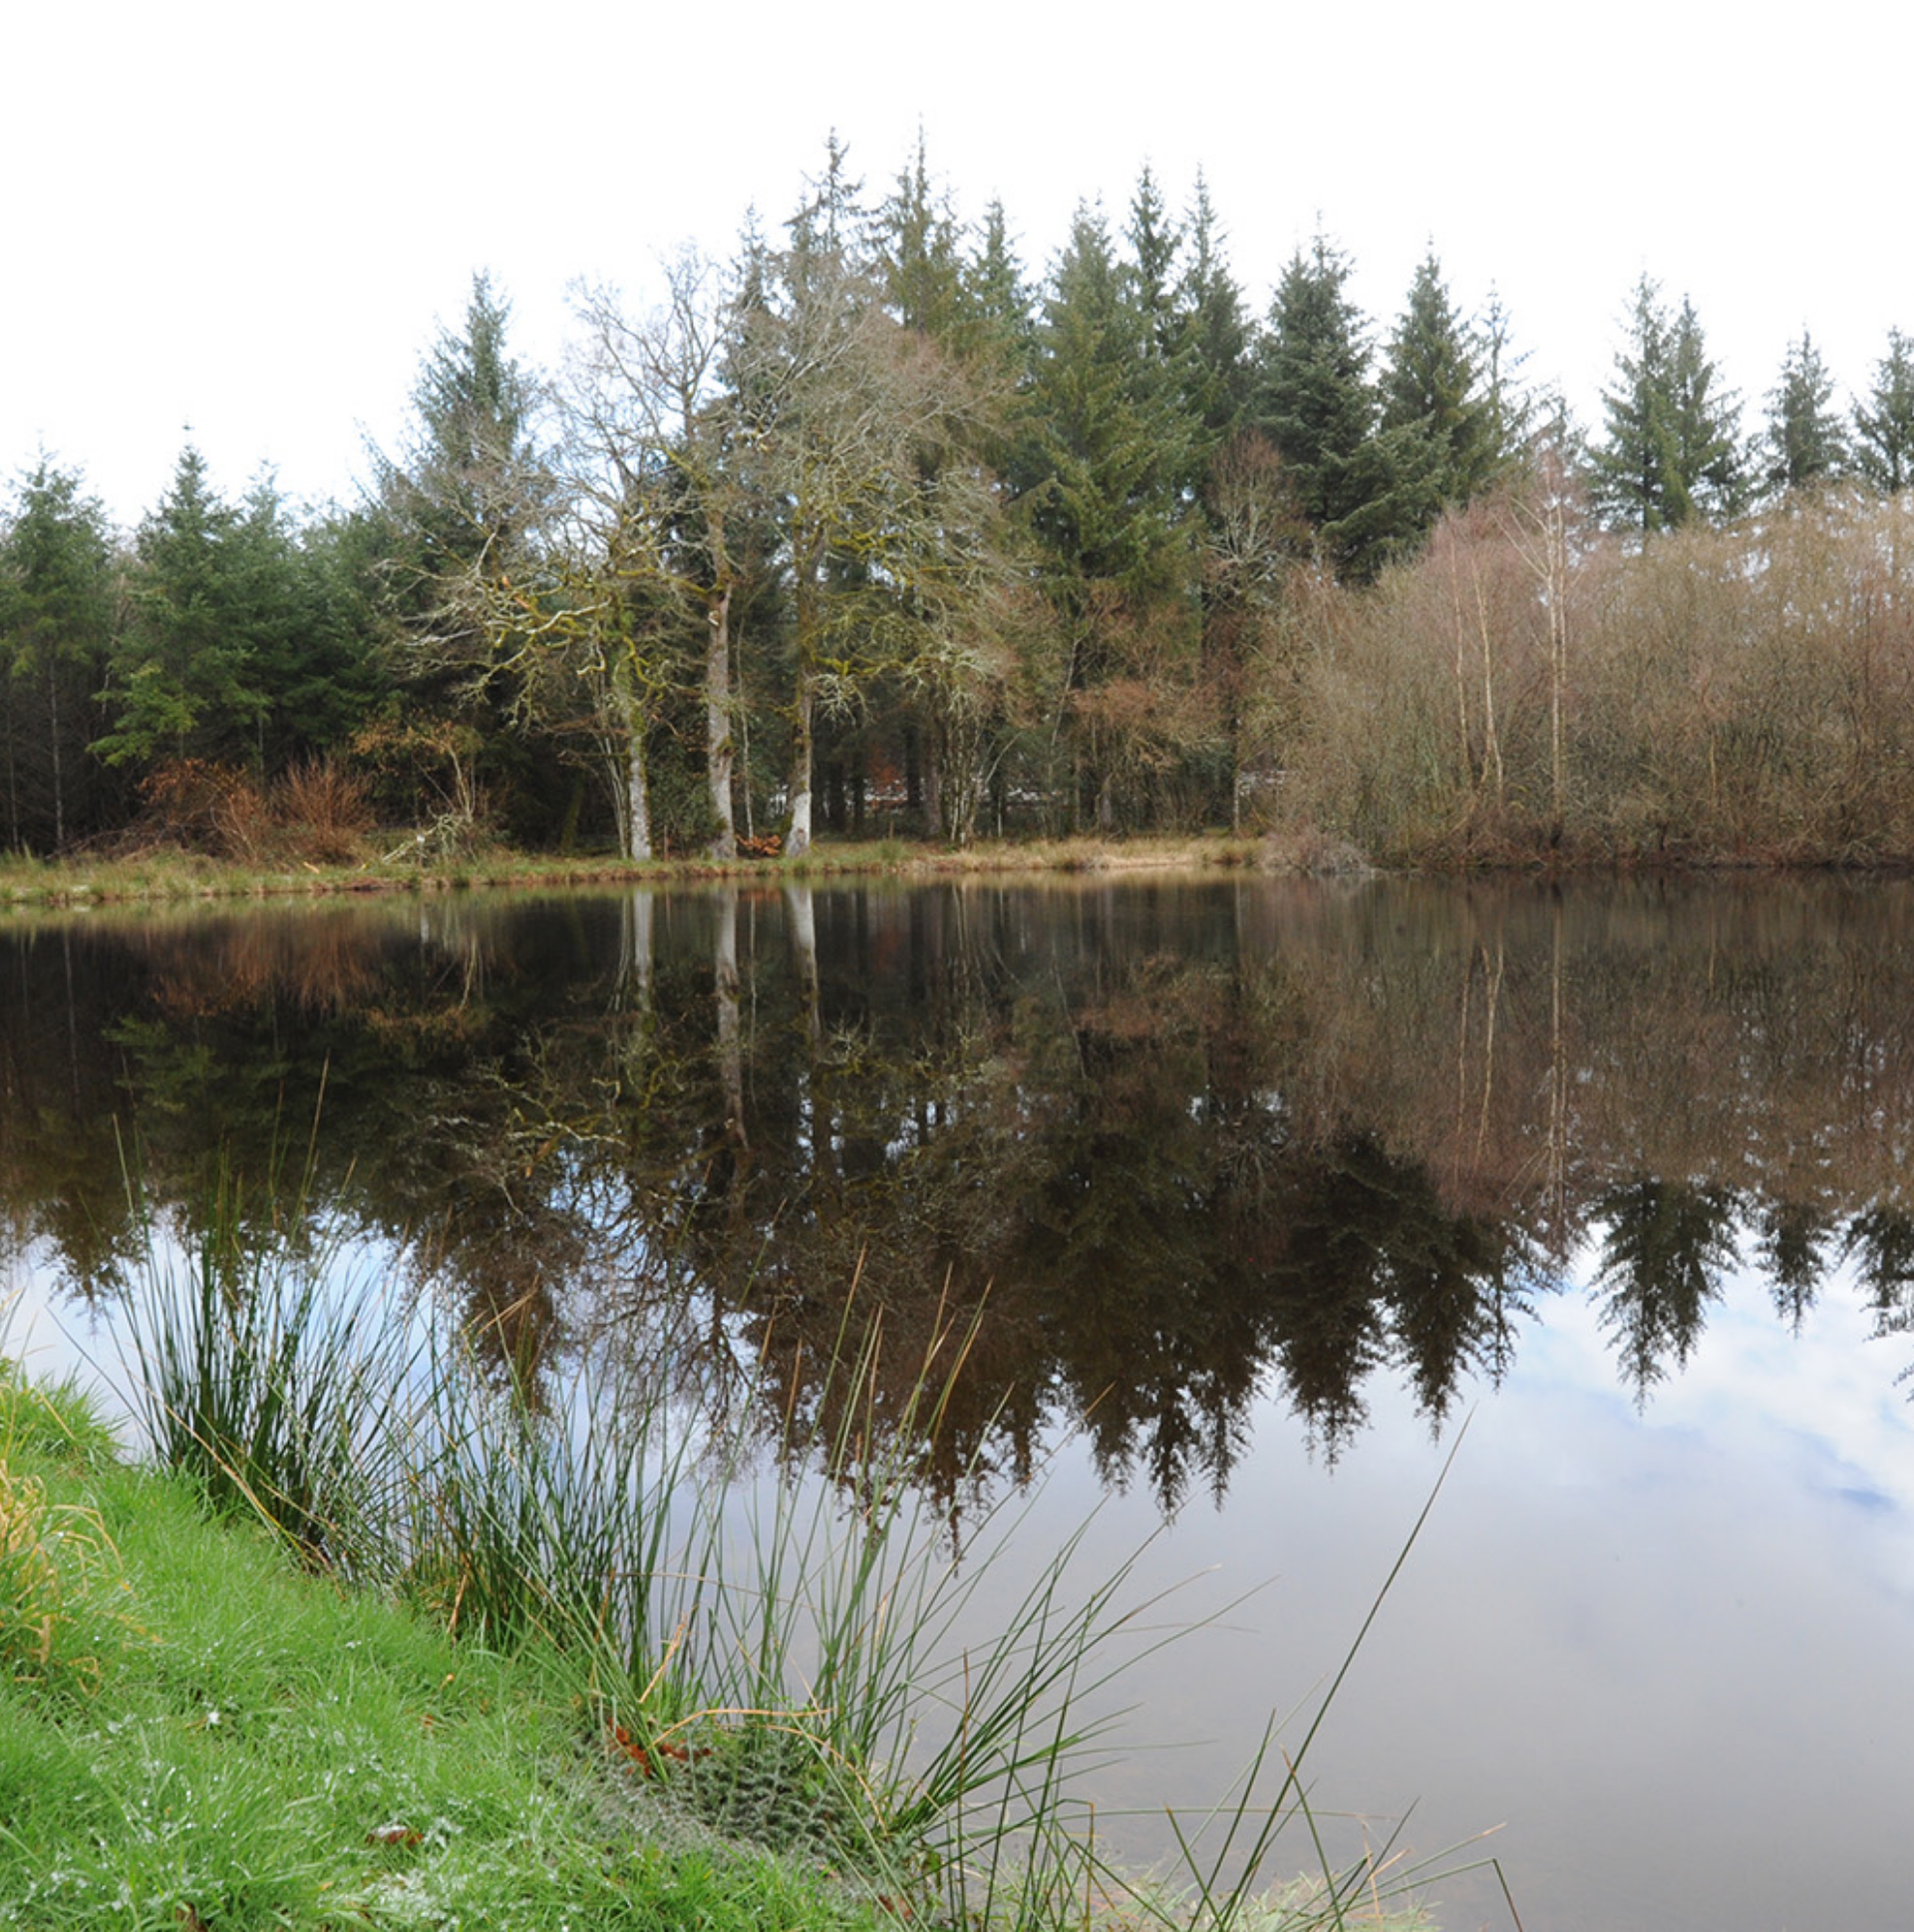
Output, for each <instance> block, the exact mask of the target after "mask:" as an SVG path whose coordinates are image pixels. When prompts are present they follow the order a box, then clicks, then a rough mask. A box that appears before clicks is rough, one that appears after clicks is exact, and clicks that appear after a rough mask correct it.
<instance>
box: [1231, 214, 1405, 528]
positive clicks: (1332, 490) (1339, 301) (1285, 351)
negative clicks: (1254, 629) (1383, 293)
mask: <svg viewBox="0 0 1914 1932" xmlns="http://www.w3.org/2000/svg"><path fill="white" fill-rule="evenodd" d="M1349 277H1350V263H1349V260H1348V257H1347V256H1345V255H1343V254H1342V253H1340V252H1339V251H1338V250H1337V249H1336V248H1334V247H1333V246H1332V245H1331V244H1330V241H1329V239H1328V237H1327V236H1325V235H1321V234H1319V235H1318V236H1317V237H1316V239H1315V241H1314V243H1313V244H1312V245H1311V247H1310V249H1309V251H1308V252H1307V253H1305V252H1304V251H1303V250H1302V249H1300V248H1299V249H1298V250H1297V251H1296V253H1295V254H1294V255H1293V256H1292V257H1291V258H1290V261H1289V265H1288V266H1287V267H1286V268H1285V269H1284V270H1283V274H1282V279H1281V281H1280V282H1278V284H1277V287H1276V295H1275V300H1274V301H1273V303H1272V304H1271V308H1270V317H1269V334H1268V338H1267V341H1266V346H1265V354H1264V359H1263V367H1262V371H1261V380H1260V382H1259V384H1258V386H1257V394H1256V401H1255V404H1254V414H1255V418H1256V426H1257V427H1258V428H1259V429H1260V430H1261V431H1262V432H1263V434H1264V435H1265V436H1266V437H1267V438H1268V439H1269V441H1270V442H1271V443H1272V444H1273V445H1274V446H1275V448H1276V450H1277V452H1278V454H1279V455H1280V456H1281V457H1282V460H1283V466H1284V468H1285V470H1287V472H1288V473H1289V477H1290V481H1291V483H1292V484H1293V486H1294V488H1295V490H1296V494H1297V499H1298V501H1299V502H1300V503H1301V505H1302V508H1303V513H1304V514H1305V515H1306V516H1307V517H1308V518H1309V520H1310V521H1311V522H1312V523H1314V524H1316V525H1317V526H1318V527H1321V526H1323V525H1325V524H1330V523H1334V522H1336V521H1337V520H1339V519H1340V518H1341V517H1343V516H1344V515H1346V514H1348V512H1349V511H1350V510H1351V509H1352V508H1354V507H1355V506H1356V501H1355V498H1354V495H1353V492H1352V489H1351V474H1350V473H1351V468H1352V466H1353V464H1354V462H1355V458H1356V453H1357V451H1358V450H1360V449H1361V448H1362V446H1363V444H1364V443H1365V442H1367V441H1368V439H1369V436H1370V432H1371V430H1372V429H1373V428H1374V426H1375V421H1376V402H1375V397H1374V394H1373V392H1372V391H1371V389H1370V386H1369V348H1368V345H1367V344H1366V343H1365V341H1364V339H1363V319H1362V316H1361V314H1360V313H1359V311H1358V310H1357V308H1356V306H1355V304H1354V303H1353V302H1351V301H1350V299H1349V297H1348V295H1347V294H1346V292H1345V289H1346V285H1347V283H1348V281H1349Z"/></svg>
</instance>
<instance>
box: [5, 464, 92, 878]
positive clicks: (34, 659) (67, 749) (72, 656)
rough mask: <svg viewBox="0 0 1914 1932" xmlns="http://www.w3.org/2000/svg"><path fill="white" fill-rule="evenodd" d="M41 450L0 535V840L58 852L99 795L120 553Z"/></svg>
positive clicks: (79, 490) (88, 499)
mask: <svg viewBox="0 0 1914 1932" xmlns="http://www.w3.org/2000/svg"><path fill="white" fill-rule="evenodd" d="M84 491H85V485H84V483H83V482H82V480H81V478H80V476H79V475H78V473H76V472H71V471H62V470H57V469H55V468H54V466H53V464H52V463H51V461H50V460H49V459H48V458H47V457H46V456H45V455H44V454H43V455H42V456H41V458H40V460H39V462H38V463H37V464H36V465H35V467H34V469H33V471H32V472H31V474H29V475H28V476H26V477H23V478H22V479H21V482H20V486H19V494H18V506H17V509H16V511H15V513H14V515H13V517H12V519H11V521H10V522H9V523H8V524H7V525H6V527H5V529H4V532H0V673H3V674H4V687H3V688H4V691H5V699H6V704H5V711H4V714H3V715H0V727H3V728H4V748H3V749H4V757H5V773H4V780H5V786H6V798H5V823H6V833H7V842H8V844H9V845H10V846H11V847H13V848H14V849H15V850H19V849H22V848H26V847H38V848H41V849H48V848H51V849H54V850H58V849H59V848H60V847H61V846H62V845H64V844H65V843H66V842H67V838H68V835H69V834H70V833H71V832H74V831H77V830H80V829H82V828H83V827H87V826H90V821H91V819H92V816H93V812H94V810H96V809H97V808H98V805H100V803H102V800H101V796H100V795H101V787H100V784H99V775H98V770H97V767H96V766H95V765H94V763H93V761H92V760H91V759H90V758H89V756H88V753H87V743H88V740H89V739H90V738H91V737H92V736H93V728H94V725H95V722H96V719H97V712H96V710H95V702H96V697H97V694H98V692H99V690H100V688H101V684H102V682H103V680H104V678H105V675H106V667H107V663H108V660H109V657H110V654H111V651H112V648H113V634H114V588H115V575H116V561H115V557H114V553H113V542H112V538H111V535H110V534H109V532H108V529H107V521H106V513H105V511H104V510H103V509H102V508H101V506H100V503H99V500H98V499H97V498H95V497H93V496H89V495H87V494H85V493H84Z"/></svg>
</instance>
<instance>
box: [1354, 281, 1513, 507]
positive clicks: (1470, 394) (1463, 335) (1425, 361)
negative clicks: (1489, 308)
mask: <svg viewBox="0 0 1914 1932" xmlns="http://www.w3.org/2000/svg"><path fill="white" fill-rule="evenodd" d="M1382 425H1383V428H1384V429H1385V430H1421V431H1422V432H1423V433H1424V435H1425V436H1426V437H1427V439H1428V441H1429V444H1430V450H1431V456H1432V459H1433V463H1434V476H1433V479H1432V481H1433V483H1434V486H1435V489H1436V491H1437V492H1438V494H1439V496H1440V499H1441V501H1443V502H1445V503H1465V502H1467V501H1468V499H1469V498H1470V497H1471V496H1472V495H1474V494H1475V492H1476V491H1477V490H1478V489H1480V488H1481V486H1482V485H1483V483H1486V482H1487V481H1488V478H1489V476H1490V475H1491V474H1492V472H1493V469H1494V466H1495V463H1496V460H1497V458H1498V456H1499V455H1500V452H1499V451H1498V450H1497V449H1496V447H1495V444H1494V425H1493V420H1492V417H1491V414H1490V410H1489V405H1488V401H1487V398H1486V396H1485V394H1484V385H1483V381H1482V373H1481V368H1480V357H1479V354H1478V343H1477V340H1476V336H1475V332H1474V331H1473V330H1471V329H1470V328H1469V327H1468V326H1467V324H1466V323H1464V322H1463V320H1462V318H1461V317H1460V316H1459V315H1458V314H1457V313H1456V311H1455V306H1454V304H1453V302H1452V301H1451V300H1450V298H1449V293H1448V286H1447V284H1446V283H1445V282H1444V281H1443V279H1442V271H1441V264H1440V263H1439V262H1438V261H1437V260H1436V258H1435V253H1434V251H1433V250H1432V251H1431V252H1430V253H1429V254H1428V255H1426V256H1425V257H1424V258H1423V260H1422V262H1421V263H1420V264H1419V265H1418V267H1417V270H1416V276H1415V279H1414V281H1413V282H1412V283H1411V284H1410V290H1409V301H1408V304H1407V306H1406V307H1405V308H1404V310H1403V314H1402V316H1401V318H1400V320H1399V321H1398V322H1397V325H1396V332H1395V334H1394V335H1393V336H1392V337H1391V338H1390V342H1389V347H1388V350H1387V352H1386V354H1385V357H1384V363H1383V375H1382Z"/></svg>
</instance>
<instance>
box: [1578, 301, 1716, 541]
mask: <svg viewBox="0 0 1914 1932" xmlns="http://www.w3.org/2000/svg"><path fill="white" fill-rule="evenodd" d="M1615 368H1616V374H1617V377H1618V379H1619V380H1618V381H1617V383H1616V385H1615V387H1614V388H1613V389H1608V390H1604V391H1603V392H1602V404H1603V411H1604V414H1605V417H1606V431H1605V434H1604V437H1603V440H1602V441H1601V443H1599V444H1598V445H1597V446H1596V448H1595V450H1594V452H1593V454H1592V457H1591V460H1590V471H1591V482H1592V484H1593V493H1594V496H1595V500H1596V503H1597V505H1598V507H1599V508H1600V509H1601V510H1602V511H1603V512H1604V513H1605V514H1606V515H1607V516H1608V517H1609V518H1610V520H1611V521H1614V522H1617V523H1622V524H1633V525H1634V526H1635V527H1636V528H1638V529H1641V530H1644V531H1654V530H1660V529H1673V528H1675V527H1677V526H1678V525H1680V524H1682V523H1685V522H1687V521H1689V520H1690V519H1691V518H1692V517H1695V516H1721V515H1729V514H1732V513H1733V512H1734V511H1735V510H1737V509H1738V508H1739V507H1740V506H1741V502H1742V496H1743V479H1742V457H1741V435H1740V429H1739V415H1740V408H1739V404H1738V403H1737V401H1736V399H1735V397H1734V396H1733V395H1732V394H1729V393H1726V392H1722V391H1720V390H1718V388H1717V371H1716V368H1715V364H1714V362H1713V361H1712V360H1711V358H1710V357H1709V354H1708V350H1707V345H1706V342H1705V340H1704V337H1703V334H1702V328H1701V323H1700V321H1699V319H1698V318H1697V316H1696V313H1695V306H1694V303H1693V302H1692V301H1690V300H1689V299H1687V298H1686V297H1684V298H1683V301H1682V307H1681V312H1680V313H1679V314H1678V315H1673V316H1671V315H1670V314H1669V312H1668V309H1667V307H1666V306H1665V305H1664V303H1663V302H1662V299H1661V291H1660V288H1659V286H1658V285H1657V284H1656V283H1655V282H1654V281H1653V280H1651V279H1650V278H1649V277H1648V276H1647V275H1644V276H1643V277H1642V278H1641V280H1640V282H1638V283H1637V285H1636V289H1635V294H1634V298H1633V305H1632V307H1631V310H1630V314H1629V318H1628V324H1627V337H1626V340H1625V341H1624V344H1623V346H1622V347H1621V348H1620V349H1619V350H1618V351H1617V352H1616V358H1615Z"/></svg>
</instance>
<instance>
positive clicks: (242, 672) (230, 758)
mask: <svg viewBox="0 0 1914 1932" xmlns="http://www.w3.org/2000/svg"><path fill="white" fill-rule="evenodd" d="M240 522H241V516H240V512H239V511H238V510H236V509H235V508H233V506H232V505H231V504H230V503H228V502H226V501H225V500H224V499H223V498H222V497H221V496H220V495H219V494H218V492H217V491H216V490H214V489H213V487H212V483H211V481H210V479H209V478H208V477H207V475H206V466H205V462H204V460H203V459H202V458H201V457H200V455H199V452H198V451H197V450H195V449H193V448H192V447H191V446H190V445H188V446H187V448H186V449H185V450H183V451H182V452H181V453H180V456H179V461H178V464H177V465H176V467H175V468H174V471H173V478H172V484H171V487H170V488H169V489H168V490H167V491H166V493H165V495H164V496H163V497H161V498H160V504H159V506H158V507H157V508H156V509H155V510H154V511H153V513H152V514H151V515H150V516H148V517H147V519H146V520H145V521H144V522H143V523H142V524H141V525H140V531H139V535H138V538H137V539H136V544H135V552H136V561H135V568H134V572H133V578H132V586H131V596H130V602H131V606H132V621H131V623H130V624H129V626H128V628H127V630H126V632H125V634H124V635H123V636H122V637H121V638H120V639H119V640H118V641H117V648H116V650H115V654H114V671H113V676H112V680H111V684H110V688H109V694H108V696H109V711H110V715H111V717H112V721H113V722H112V728H111V729H110V730H109V731H107V732H106V733H105V734H104V735H103V736H102V737H101V738H100V740H99V741H98V743H97V744H96V745H95V746H94V750H95V751H96V752H98V753H99V755H100V756H101V757H102V758H104V759H106V760H107V762H108V763H109V764H112V765H133V766H135V767H141V766H149V765H152V764H154V763H157V762H158V761H160V760H162V759H169V760H180V759H188V758H192V759H205V760H209V761H214V762H217V763H223V764H237V765H247V764H250V763H251V762H252V754H253V750H254V747H255V745H256V742H257V739H256V733H257V729H258V726H259V722H260V720H261V718H262V717H263V715H264V712H265V698H264V694H263V693H262V691H261V690H260V687H259V683H258V666H257V663H256V660H255V649H254V647H255V644H256V642H257V638H256V635H255V627H254V623H253V621H252V620H253V617H254V615H255V613H254V611H253V609H252V608H251V605H252V591H253V588H254V586H253V585H251V584H250V583H248V582H247V581H246V578H247V574H248V573H247V572H246V571H245V570H244V569H243V568H241V567H237V566H238V565H239V562H240V559H239V557H238V548H239V545H238V542H237V533H238V531H239V528H240Z"/></svg>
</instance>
